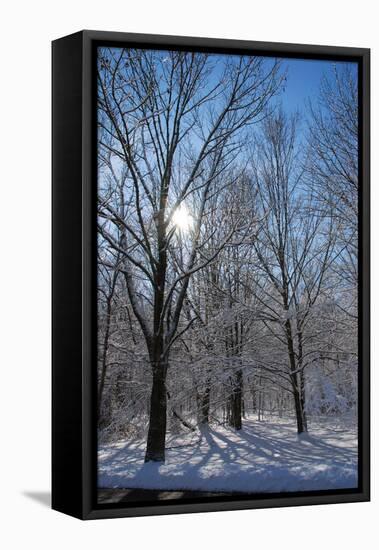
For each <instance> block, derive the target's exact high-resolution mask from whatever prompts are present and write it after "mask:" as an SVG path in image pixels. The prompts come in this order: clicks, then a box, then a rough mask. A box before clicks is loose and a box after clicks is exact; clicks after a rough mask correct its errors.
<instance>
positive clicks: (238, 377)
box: [229, 369, 242, 430]
mask: <svg viewBox="0 0 379 550" xmlns="http://www.w3.org/2000/svg"><path fill="white" fill-rule="evenodd" d="M229 424H230V426H231V427H232V428H234V429H235V430H240V429H241V428H242V370H241V369H238V370H237V372H236V373H235V376H234V377H233V379H232V392H231V394H230V418H229Z"/></svg>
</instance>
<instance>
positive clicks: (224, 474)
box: [98, 420, 357, 492]
mask: <svg viewBox="0 0 379 550" xmlns="http://www.w3.org/2000/svg"><path fill="white" fill-rule="evenodd" d="M191 443H192V444H191ZM167 447H168V450H167V453H166V463H165V464H164V465H157V464H154V463H149V464H144V462H143V459H144V450H145V442H130V441H121V442H119V443H117V444H113V445H104V446H102V447H100V449H99V479H98V485H99V487H102V488H106V487H108V488H141V489H161V490H165V489H166V490H174V489H177V490H185V489H189V490H200V491H238V492H282V491H307V490H308V491H309V490H310V491H312V490H324V489H339V488H353V487H356V486H357V440H356V434H355V433H353V431H351V430H346V429H342V428H341V427H339V426H336V427H335V429H334V430H332V429H331V428H330V427H329V428H325V427H316V426H312V428H311V433H310V435H309V436H307V437H303V438H300V439H299V438H298V436H297V434H296V430H295V427H294V425H293V422H289V421H286V422H284V421H281V422H280V421H278V420H275V422H269V421H265V422H257V421H255V420H247V421H245V424H244V427H243V429H242V430H241V431H240V432H233V431H231V430H228V429H226V428H221V427H220V428H214V429H210V430H209V431H207V432H205V433H204V434H203V437H202V438H201V441H199V434H197V435H193V434H191V435H188V436H185V437H183V436H181V437H177V438H169V439H168V441H167Z"/></svg>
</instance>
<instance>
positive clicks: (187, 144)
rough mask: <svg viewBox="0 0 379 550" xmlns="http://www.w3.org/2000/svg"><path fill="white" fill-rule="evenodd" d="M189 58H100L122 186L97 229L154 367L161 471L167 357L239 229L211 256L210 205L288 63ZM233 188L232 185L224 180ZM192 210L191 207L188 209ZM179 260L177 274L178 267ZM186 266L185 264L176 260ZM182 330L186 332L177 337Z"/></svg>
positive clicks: (104, 114) (106, 52)
mask: <svg viewBox="0 0 379 550" xmlns="http://www.w3.org/2000/svg"><path fill="white" fill-rule="evenodd" d="M219 67H220V60H219V59H218V67H217V68H216V66H215V63H214V61H213V59H212V56H207V55H204V54H196V53H183V52H157V51H148V50H146V51H142V50H138V51H133V50H130V49H112V48H106V49H101V51H100V53H99V63H98V112H99V116H98V125H99V134H98V135H99V149H100V151H102V154H103V156H104V157H105V156H106V153H108V154H109V155H110V156H109V158H110V160H109V162H108V164H106V165H105V166H104V167H102V168H101V169H100V178H102V177H104V175H105V174H106V173H108V172H109V171H114V172H115V173H117V174H122V177H121V178H120V176H119V175H118V176H117V177H118V179H119V181H121V182H122V184H121V185H118V186H117V187H115V188H114V189H113V190H112V191H110V192H107V193H105V194H104V195H100V197H99V218H100V219H102V220H103V222H102V224H101V226H100V228H99V231H100V234H101V237H102V239H104V241H106V242H107V245H108V247H109V249H110V250H111V251H112V253H113V254H114V253H115V251H117V252H118V253H119V254H120V261H119V264H118V270H119V272H120V273H122V276H123V277H124V279H125V283H126V287H127V291H128V299H129V301H130V304H131V307H132V310H133V314H134V316H135V318H136V319H137V320H138V323H139V326H140V329H141V331H142V333H143V336H144V339H145V343H146V348H147V351H148V355H149V358H150V364H151V369H152V392H151V399H150V420H149V429H148V437H147V448H146V457H145V460H146V461H164V459H165V434H166V409H167V391H166V377H167V369H168V365H169V355H170V350H171V348H172V346H173V344H174V342H175V341H176V340H177V339H178V338H179V337H180V336H181V335H182V334H183V333H184V332H185V331H186V330H188V328H189V327H190V326H191V324H192V323H193V322H194V320H195V318H190V319H188V321H187V322H186V324H185V326H184V327H181V325H180V321H181V314H182V310H183V304H184V302H185V299H186V295H187V289H188V285H189V281H190V277H191V276H192V275H193V274H194V273H196V272H197V271H199V270H201V269H204V268H205V267H206V266H207V265H209V264H210V263H211V262H212V261H213V260H214V258H215V257H216V256H217V255H218V254H219V253H220V251H221V250H222V249H223V248H224V247H225V246H226V245H227V243H228V242H229V241H230V240H231V239H232V237H233V235H234V234H235V232H236V231H237V230H238V231H240V230H241V220H240V219H238V221H236V224H235V226H233V227H232V228H230V230H228V231H225V232H224V234H223V235H222V238H221V240H220V242H218V243H217V246H215V248H214V249H213V250H211V251H209V252H208V254H207V255H205V254H204V253H203V252H202V248H203V246H204V242H203V232H202V227H203V222H204V219H205V218H206V216H207V208H208V201H209V199H210V197H211V196H212V194H213V193H215V192H217V189H219V186H220V185H221V183H220V182H221V181H222V178H221V176H222V175H225V180H226V181H224V183H222V185H224V184H225V185H228V184H229V185H230V184H231V182H232V181H231V179H230V178H231V175H230V174H231V167H232V166H233V164H234V163H235V161H236V159H237V158H240V157H241V155H242V150H243V146H244V144H245V143H246V139H247V131H248V129H249V128H250V126H251V124H253V123H256V122H257V121H259V120H260V119H261V118H262V116H263V113H264V112H265V109H266V107H267V105H268V102H269V100H270V99H271V98H272V96H273V95H274V94H275V93H276V92H277V91H278V88H279V86H280V82H281V77H280V75H279V63H278V62H277V61H272V60H271V61H270V60H265V59H264V58H254V57H240V56H225V57H224V58H223V69H222V71H221V72H220V69H219ZM228 178H229V181H227V180H228ZM184 204H185V205H189V204H192V207H193V210H191V212H190V216H191V217H192V220H193V226H192V229H191V230H190V231H188V233H187V234H186V236H185V239H186V243H185V244H186V246H185V250H183V253H182V254H181V255H178V254H176V255H175V256H174V255H172V254H171V249H172V248H173V247H174V246H177V242H178V231H177V224H175V213H176V212H177V211H178V210H179V209H180V208H183V205H184ZM186 208H187V209H188V206H186ZM173 257H175V269H173V267H172V258H173ZM178 259H179V260H178ZM179 327H181V328H180V330H179Z"/></svg>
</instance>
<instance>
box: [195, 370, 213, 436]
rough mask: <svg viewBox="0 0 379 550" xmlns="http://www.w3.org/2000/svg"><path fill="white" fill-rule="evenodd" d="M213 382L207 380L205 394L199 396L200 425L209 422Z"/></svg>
mask: <svg viewBox="0 0 379 550" xmlns="http://www.w3.org/2000/svg"><path fill="white" fill-rule="evenodd" d="M210 395H211V384H210V380H209V381H208V380H207V383H206V387H205V391H204V393H203V395H199V396H198V422H199V425H200V426H204V425H207V424H208V423H209V407H210Z"/></svg>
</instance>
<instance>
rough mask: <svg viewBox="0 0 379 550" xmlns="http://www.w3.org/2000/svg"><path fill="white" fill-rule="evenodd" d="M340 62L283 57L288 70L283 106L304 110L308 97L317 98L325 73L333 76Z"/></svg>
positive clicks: (293, 109) (290, 109)
mask: <svg viewBox="0 0 379 550" xmlns="http://www.w3.org/2000/svg"><path fill="white" fill-rule="evenodd" d="M339 64H341V62H335V61H329V60H327V61H318V60H313V59H283V66H284V67H285V68H286V69H287V71H288V79H287V85H286V91H285V92H284V94H282V96H281V100H282V104H283V107H284V108H285V109H288V110H289V111H296V109H298V110H299V111H302V110H303V109H304V106H305V102H306V101H307V99H308V98H310V99H312V100H313V101H314V100H317V97H318V94H319V88H320V82H321V79H322V76H323V74H325V75H326V76H332V74H333V68H334V66H335V65H339ZM352 65H354V63H352Z"/></svg>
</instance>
